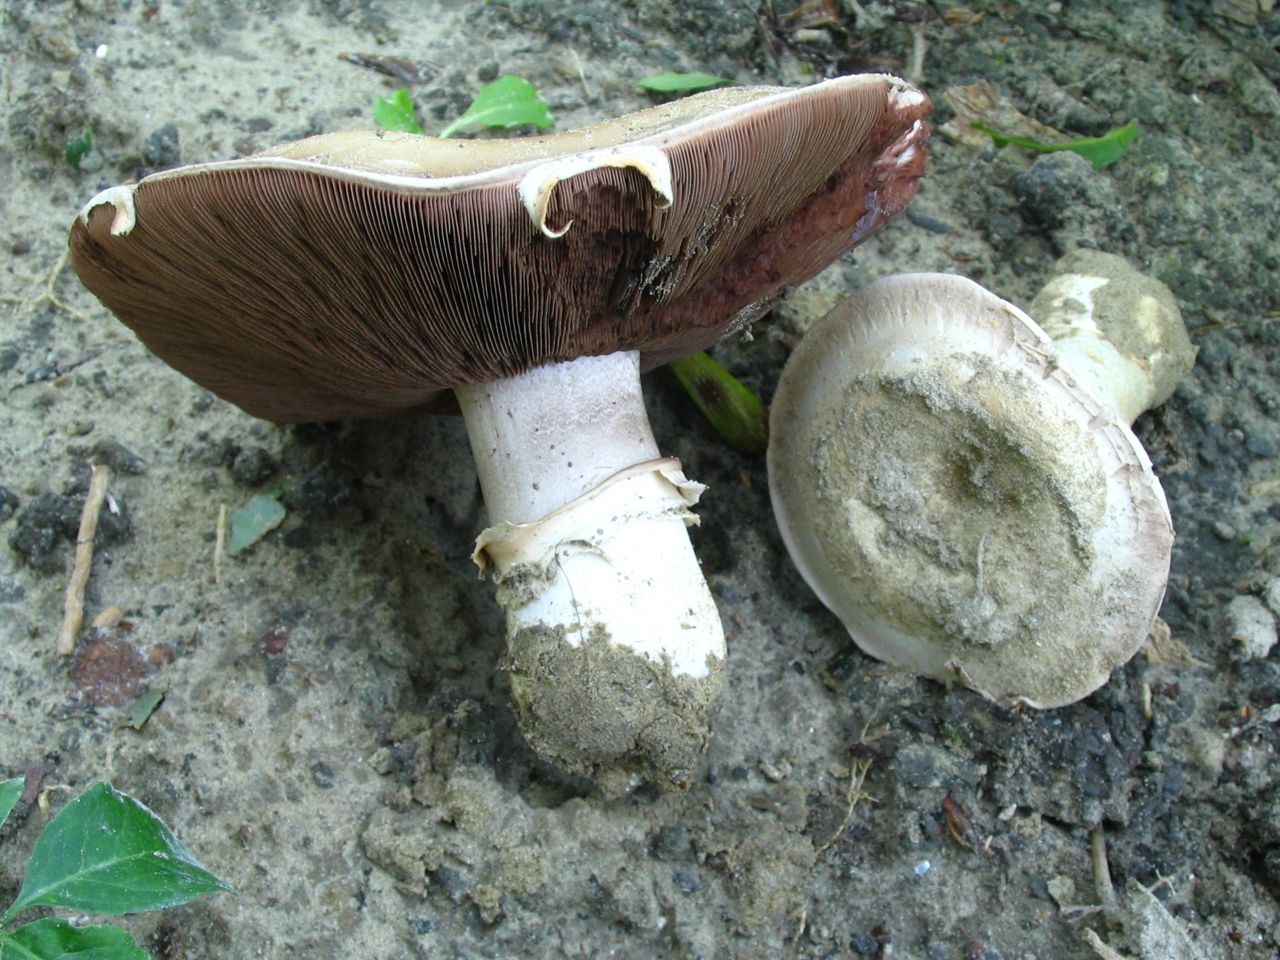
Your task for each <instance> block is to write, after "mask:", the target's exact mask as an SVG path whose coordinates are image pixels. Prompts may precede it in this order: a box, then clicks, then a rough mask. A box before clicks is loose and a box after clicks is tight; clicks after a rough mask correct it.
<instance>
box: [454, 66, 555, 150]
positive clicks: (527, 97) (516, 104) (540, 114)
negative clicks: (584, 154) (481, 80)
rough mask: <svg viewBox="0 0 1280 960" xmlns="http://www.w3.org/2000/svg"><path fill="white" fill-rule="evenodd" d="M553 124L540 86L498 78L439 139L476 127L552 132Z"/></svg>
mask: <svg viewBox="0 0 1280 960" xmlns="http://www.w3.org/2000/svg"><path fill="white" fill-rule="evenodd" d="M553 123H555V120H554V118H553V117H552V116H551V110H550V109H549V108H548V107H547V105H546V103H545V102H543V100H542V98H541V97H539V96H538V88H537V87H535V86H534V85H533V84H532V83H530V82H529V81H528V80H526V79H524V78H523V77H499V78H498V79H497V80H495V81H493V83H486V84H485V85H484V86H483V87H481V88H480V92H479V93H477V94H476V98H475V99H474V100H472V101H471V106H469V107H467V110H466V112H465V113H464V114H463V115H462V116H460V117H458V119H457V120H454V121H453V123H451V124H449V125H448V126H447V127H445V128H444V129H443V130H441V131H440V136H442V137H449V136H452V135H453V134H455V133H457V132H458V131H460V130H474V129H475V128H477V127H502V128H503V129H510V128H512V127H523V126H526V125H531V126H535V127H537V128H538V129H539V130H549V129H551V125H552V124H553Z"/></svg>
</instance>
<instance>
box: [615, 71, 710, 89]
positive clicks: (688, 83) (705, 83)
mask: <svg viewBox="0 0 1280 960" xmlns="http://www.w3.org/2000/svg"><path fill="white" fill-rule="evenodd" d="M732 84H733V81H732V80H729V79H726V78H725V77H717V76H715V75H714V74H710V73H702V72H701V71H694V72H692V73H673V72H672V71H670V70H664V71H662V72H661V73H651V74H649V76H647V77H643V78H641V79H640V80H639V81H638V82H637V83H636V86H638V87H639V88H640V89H641V90H648V91H649V92H650V93H697V92H698V91H699V90H711V89H714V88H715V87H727V86H730V85H732Z"/></svg>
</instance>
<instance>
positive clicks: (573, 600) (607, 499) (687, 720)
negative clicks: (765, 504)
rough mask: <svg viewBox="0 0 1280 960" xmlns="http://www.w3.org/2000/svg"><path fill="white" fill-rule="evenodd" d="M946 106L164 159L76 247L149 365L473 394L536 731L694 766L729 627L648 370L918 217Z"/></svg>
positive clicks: (322, 386)
mask: <svg viewBox="0 0 1280 960" xmlns="http://www.w3.org/2000/svg"><path fill="white" fill-rule="evenodd" d="M927 112H928V100H927V98H926V97H925V96H924V95H923V94H922V93H920V92H919V91H917V90H915V89H914V88H913V87H911V86H910V85H908V84H906V83H905V82H903V81H901V80H897V79H895V78H893V77H887V76H870V75H868V76H852V77H842V78H837V79H835V80H830V81H827V82H824V83H820V84H816V85H814V86H811V87H806V88H802V89H781V88H774V87H739V88H728V89H724V90H718V91H713V92H710V93H705V94H702V95H699V96H695V97H690V98H688V99H685V100H680V101H677V102H675V103H672V104H668V105H664V106H660V107H656V108H653V109H649V110H644V111H641V112H639V113H634V114H630V115H628V116H624V117H621V118H619V119H615V120H610V121H608V122H605V123H601V124H598V125H596V126H593V127H589V128H585V129H582V130H578V131H573V132H567V133H561V134H555V135H551V136H541V137H531V138H527V139H514V140H481V141H452V140H437V139H433V138H430V137H419V136H413V135H408V134H394V133H385V132H382V131H371V132H350V133H334V134H328V135H321V136H318V137H312V138H310V139H307V140H302V141H300V142H297V143H291V144H285V145H283V146H280V147H276V148H273V149H270V150H267V151H265V152H263V153H260V154H256V155H254V156H251V157H247V158H243V159H240V160H233V161H227V162H219V163H207V164H200V165H196V166H190V167H183V168H180V169H176V170H171V171H166V172H162V173H157V174H153V175H151V176H149V177H146V178H145V179H143V180H142V181H141V182H140V183H138V184H136V185H131V186H123V187H114V188H111V189H109V190H106V191H104V192H103V193H101V194H99V195H98V196H97V197H95V198H94V199H93V200H91V201H90V202H89V203H88V204H87V205H86V206H85V208H84V209H83V211H82V212H81V214H80V216H79V217H78V218H77V220H76V222H75V224H74V226H73V229H72V232H71V253H72V262H73V264H74V267H75V270H76V272H77V273H78V274H79V276H80V278H81V280H82V281H83V282H84V283H85V285H86V286H87V287H88V288H89V289H90V290H91V291H93V293H94V294H96V295H97V296H98V298H99V299H100V300H102V302H103V303H105V304H106V305H107V306H108V307H109V308H110V309H111V310H112V311H113V312H114V313H115V314H116V316H117V317H118V318H119V319H120V320H122V321H123V322H124V323H125V324H127V325H128V326H129V327H131V328H132V329H133V330H134V331H135V332H136V333H137V335H138V336H139V337H140V338H141V340H142V341H143V342H144V343H145V344H146V346H147V347H148V348H150V350H151V351H152V352H153V353H155V354H156V355H157V356H158V357H160V358H161V359H162V360H164V361H165V362H167V363H169V364H170V365H171V366H173V367H176V368H177V369H178V370H179V371H181V372H182V373H184V374H186V375H187V376H188V377H190V378H191V379H193V380H195V381H196V382H198V383H200V384H202V385H203V386H205V387H207V388H209V389H211V390H213V391H214V392H215V393H217V394H219V395H221V396H222V397H224V398H226V399H228V400H231V401H232V402H234V403H236V404H238V405H239V406H240V407H242V408H243V409H244V410H246V411H247V412H249V413H251V414H253V415H255V416H259V417H264V418H266V419H269V420H274V421H277V422H288V421H306V420H325V419H336V418H346V417H367V416H376V415H381V414H390V413H396V412H400V411H409V410H432V409H453V408H454V404H455V402H456V407H459V408H461V412H462V415H463V417H464V419H465V423H466V427H467V431H468V435H469V437H470V440H471V446H472V451H473V454H474V457H475V460H476V466H477V470H478V473H479V478H480V485H481V489H482V493H483V496H484V502H485V505H486V509H487V512H488V516H489V522H490V526H489V528H488V529H486V530H485V531H484V532H483V533H481V534H480V536H479V538H478V539H477V541H476V552H475V559H476V562H477V564H478V565H479V566H480V568H481V569H482V570H486V571H489V572H491V573H492V575H493V577H494V579H495V580H496V581H497V585H498V586H497V594H498V600H499V602H500V604H501V605H502V607H503V609H504V611H505V613H506V617H507V636H508V653H507V657H506V659H505V663H504V665H505V667H506V669H507V670H508V671H509V674H510V677H511V689H512V695H513V701H514V707H515V711H516V715H517V719H518V721H519V723H520V725H521V729H522V731H523V733H524V735H525V737H526V739H527V740H528V742H529V743H530V744H531V745H532V746H533V748H534V749H535V750H536V751H537V752H538V753H540V754H541V755H542V756H543V757H545V758H546V759H548V760H551V761H552V762H554V763H556V764H558V765H560V766H561V767H563V768H565V769H567V770H569V771H572V772H575V773H580V774H586V775H590V776H594V777H595V778H596V779H597V781H598V783H599V784H600V785H601V787H602V788H603V789H604V790H605V791H606V792H610V793H618V792H621V791H623V790H625V789H627V788H629V787H630V786H631V785H633V784H634V783H635V782H636V778H637V777H639V776H644V777H648V778H650V779H652V780H654V781H655V782H657V783H658V784H660V785H661V786H663V787H666V788H681V787H684V786H686V785H687V784H688V783H689V782H690V778H691V777H692V775H693V772H694V769H695V768H696V765H697V763H698V760H699V758H700V757H701V754H702V753H703V751H704V749H705V745H706V741H707V737H708V726H709V720H710V711H711V709H712V707H713V705H714V703H715V700H716V696H717V694H718V692H719V690H720V687H721V684H722V679H723V677H722V675H723V669H724V658H725V643H724V634H723V629H722V627H721V624H720V619H719V616H718V613H717V610H716V606H715V602H714V601H713V599H712V597H711V594H710V592H709V590H708V588H707V585H706V582H705V580H704V579H703V577H702V574H701V571H700V569H699V566H698V562H697V559H696V557H695V556H694V554H693V550H692V547H691V545H690V542H689V538H688V533H687V530H686V526H687V525H688V524H691V523H695V522H696V518H695V516H694V515H693V513H692V512H691V509H690V508H691V507H692V506H693V504H694V503H695V502H696V501H697V499H698V497H699V494H700V493H701V491H702V489H703V488H702V486H701V485H700V484H697V483H694V482H692V481H690V480H689V479H687V478H686V477H685V476H684V474H683V473H682V472H681V467H680V463H679V462H678V461H677V460H675V459H673V458H669V457H662V456H661V455H660V454H659V451H658V447H657V444H656V442H655V440H654V437H653V434H652V432H651V430H650V427H649V423H648V419H647V417H646V414H645V408H644V401H643V398H642V396H641V389H640V373H641V371H642V370H647V369H650V368H652V367H655V366H658V365H660V364H662V363H665V362H667V361H668V360H672V359H675V358H677V357H680V356H683V355H685V354H688V353H692V352H694V351H697V350H701V349H703V348H705V347H707V346H709V345H710V344H712V343H714V342H716V341H717V340H719V339H720V338H721V337H723V336H724V335H726V334H727V333H729V332H731V331H735V330H741V329H743V328H745V327H746V326H747V325H748V324H750V323H751V322H752V321H753V320H754V319H756V318H757V317H759V316H761V315H762V314H763V313H764V312H765V311H766V310H767V309H768V308H769V307H770V306H771V305H772V303H773V302H774V301H775V300H776V299H777V297H778V296H780V295H781V293H782V292H783V290H784V288H785V287H786V286H788V285H792V284H796V283H799V282H801V281H803V280H805V279H807V278H809V277H810V276H812V275H813V274H815V273H817V272H818V271H819V270H820V269H821V268H823V267H824V266H826V265H827V264H828V263H829V262H830V261H831V260H833V259H834V258H836V257H837V256H839V255H840V254H841V253H843V252H844V251H846V250H848V249H849V248H850V247H852V246H853V245H854V244H856V243H857V242H859V241H860V240H861V239H863V238H864V237H865V236H867V234H869V233H870V232H871V231H873V230H874V229H876V228H877V227H878V226H879V225H880V224H882V223H883V222H884V221H886V220H887V219H888V218H890V217H891V216H893V215H894V214H895V213H896V212H898V211H899V210H900V209H901V208H902V207H903V206H905V204H906V203H907V201H908V200H909V199H910V197H911V196H912V194H913V193H914V191H915V186H916V182H917V180H918V178H919V177H920V176H921V174H922V173H923V168H924V162H925V141H926V137H927V132H928V131H927V127H926V125H925V123H924V119H923V118H924V117H925V115H926V114H927Z"/></svg>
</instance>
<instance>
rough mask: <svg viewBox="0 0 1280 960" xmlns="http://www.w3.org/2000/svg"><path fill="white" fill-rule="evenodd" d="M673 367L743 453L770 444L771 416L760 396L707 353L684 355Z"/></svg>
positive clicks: (704, 411) (682, 383)
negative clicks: (768, 414) (769, 416)
mask: <svg viewBox="0 0 1280 960" xmlns="http://www.w3.org/2000/svg"><path fill="white" fill-rule="evenodd" d="M671 370H672V372H674V373H675V375H676V379H677V380H679V381H680V386H682V387H684V389H685V391H686V392H687V393H688V394H689V396H690V397H692V398H693V402H694V403H695V404H696V405H697V407H698V409H699V410H701V411H702V414H703V416H705V417H706V418H707V420H708V421H709V422H710V423H711V426H713V427H714V428H715V430H716V433H718V434H720V436H722V437H724V439H725V440H727V441H728V443H729V445H730V446H731V447H733V448H734V449H735V450H741V451H742V452H743V453H764V451H765V448H766V447H768V446H769V418H768V416H767V415H766V413H765V409H764V404H763V403H761V402H760V398H759V397H757V396H756V395H755V394H754V393H752V392H751V391H750V390H748V389H747V388H746V387H744V386H743V385H742V384H741V383H740V382H739V381H738V379H737V378H736V377H734V375H733V374H731V373H730V372H729V371H728V370H726V369H725V368H724V367H723V366H721V365H720V364H719V363H718V362H716V361H715V360H714V359H712V358H711V357H710V356H709V355H708V354H705V353H695V354H693V355H691V356H688V357H681V358H680V359H679V360H676V361H675V362H674V363H672V364H671Z"/></svg>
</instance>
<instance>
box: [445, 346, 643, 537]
mask: <svg viewBox="0 0 1280 960" xmlns="http://www.w3.org/2000/svg"><path fill="white" fill-rule="evenodd" d="M639 363H640V361H639V356H638V354H636V353H634V352H632V353H615V354H611V355H610V356H607V357H582V358H580V359H578V360H570V361H568V362H566V363H553V364H550V365H549V366H545V367H537V368H535V369H533V370H530V371H528V372H527V373H522V374H520V375H518V376H515V377H509V378H508V379H506V380H497V381H495V382H493V383H486V384H482V385H480V386H474V387H459V388H458V390H457V391H456V393H457V397H458V403H459V405H460V406H461V407H462V416H463V418H464V419H465V420H466V424H467V435H468V436H469V437H470V439H471V452H472V456H474V457H475V461H476V469H477V471H479V474H480V489H481V490H482V491H483V492H484V503H485V508H486V509H487V510H488V512H489V522H490V523H491V524H498V523H530V522H532V521H534V520H540V519H541V518H542V517H544V516H546V515H547V514H548V513H550V512H551V511H552V510H555V509H557V508H558V507H562V506H564V504H566V503H568V502H569V501H570V500H575V499H577V498H578V497H580V496H582V495H583V494H584V493H586V492H587V491H588V490H590V489H591V488H592V487H594V486H596V485H597V484H599V483H600V482H601V481H602V480H604V479H606V478H607V477H610V476H612V475H613V474H615V473H617V472H618V471H619V470H623V469H625V468H627V467H629V466H631V465H632V464H636V463H640V462H642V461H645V460H656V459H657V458H658V444H657V443H656V442H655V441H654V439H653V432H652V431H651V430H650V429H649V417H648V415H647V414H646V413H645V409H644V397H643V395H642V394H641V392H640V366H639Z"/></svg>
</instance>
